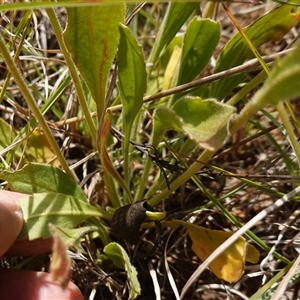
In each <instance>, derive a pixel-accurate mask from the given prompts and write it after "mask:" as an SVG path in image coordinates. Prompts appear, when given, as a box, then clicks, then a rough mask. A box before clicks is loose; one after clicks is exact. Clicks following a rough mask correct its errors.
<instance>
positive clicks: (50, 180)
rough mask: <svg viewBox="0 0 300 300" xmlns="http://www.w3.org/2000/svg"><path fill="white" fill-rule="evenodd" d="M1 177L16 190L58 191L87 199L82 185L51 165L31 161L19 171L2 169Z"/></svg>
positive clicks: (26, 191)
mask: <svg viewBox="0 0 300 300" xmlns="http://www.w3.org/2000/svg"><path fill="white" fill-rule="evenodd" d="M0 178H1V179H3V180H7V181H8V183H9V187H10V189H11V190H12V191H15V192H19V193H25V194H32V193H43V192H56V193H60V194H65V195H70V196H73V197H75V198H77V199H80V200H82V201H86V197H85V195H84V193H83V191H82V189H81V188H80V186H79V185H78V184H77V183H76V182H75V181H74V180H73V179H72V178H70V177H69V176H68V175H66V174H65V173H64V172H63V171H61V170H60V169H58V168H55V167H53V166H50V165H46V164H38V163H30V164H28V165H26V166H25V167H24V168H22V169H21V170H18V171H14V172H10V171H2V172H0Z"/></svg>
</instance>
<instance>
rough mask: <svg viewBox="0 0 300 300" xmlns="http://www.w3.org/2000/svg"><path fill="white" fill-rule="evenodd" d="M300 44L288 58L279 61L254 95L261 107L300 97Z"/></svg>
mask: <svg viewBox="0 0 300 300" xmlns="http://www.w3.org/2000/svg"><path fill="white" fill-rule="evenodd" d="M299 53H300V42H298V43H297V45H296V47H295V49H294V50H293V51H292V52H291V53H289V54H288V55H287V56H286V57H284V58H283V59H281V60H279V61H278V62H277V64H276V65H275V67H274V69H273V70H272V71H271V73H270V75H269V77H268V78H267V80H266V81H265V83H264V85H263V87H262V88H261V89H260V90H259V91H258V92H257V93H256V94H255V95H254V97H253V100H252V101H254V102H256V103H257V104H258V103H259V106H261V107H263V106H265V105H267V104H273V105H277V103H278V102H279V101H281V100H285V99H289V98H295V97H298V96H300V84H299V83H300V82H299V78H300V60H299Z"/></svg>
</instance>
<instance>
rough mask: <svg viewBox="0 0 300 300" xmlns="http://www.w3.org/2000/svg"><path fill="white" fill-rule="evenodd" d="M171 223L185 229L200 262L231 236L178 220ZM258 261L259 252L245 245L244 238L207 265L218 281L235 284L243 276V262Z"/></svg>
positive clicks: (229, 233)
mask: <svg viewBox="0 0 300 300" xmlns="http://www.w3.org/2000/svg"><path fill="white" fill-rule="evenodd" d="M171 222H172V223H174V224H176V225H182V226H184V227H186V228H187V230H188V234H189V236H190V238H191V239H192V242H193V245H192V249H193V251H194V252H195V253H196V255H197V256H198V257H199V258H200V259H201V260H202V261H204V260H206V259H207V258H208V257H209V256H210V255H211V254H212V252H213V251H214V250H216V249H217V248H218V247H219V246H220V245H222V243H223V242H225V241H226V240H227V239H228V238H229V237H230V236H232V235H233V233H232V232H226V231H221V230H213V229H208V228H205V227H201V226H198V225H194V224H191V223H188V222H184V221H180V220H173V221H171ZM172 227H173V226H172ZM258 259H259V251H258V250H257V249H256V248H255V247H254V246H253V245H251V244H249V243H247V241H246V240H245V238H243V237H239V239H238V240H237V241H236V242H235V243H234V244H232V245H231V246H230V247H228V248H227V249H225V250H224V252H223V253H222V254H221V255H219V256H218V257H217V258H216V259H215V260H214V261H213V262H212V263H211V264H210V265H209V269H210V270H211V271H212V272H213V273H214V274H215V275H216V276H217V277H218V278H220V279H223V280H225V281H228V282H230V283H232V282H237V281H239V280H240V279H241V277H242V276H243V274H244V268H245V262H246V261H248V262H251V263H257V262H258Z"/></svg>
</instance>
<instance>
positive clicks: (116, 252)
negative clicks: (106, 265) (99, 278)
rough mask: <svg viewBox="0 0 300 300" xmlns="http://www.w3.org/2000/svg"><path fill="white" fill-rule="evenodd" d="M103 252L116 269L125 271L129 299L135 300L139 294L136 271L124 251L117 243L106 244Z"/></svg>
mask: <svg viewBox="0 0 300 300" xmlns="http://www.w3.org/2000/svg"><path fill="white" fill-rule="evenodd" d="M103 251H104V253H105V254H106V255H107V256H108V257H109V258H110V259H111V260H112V261H113V262H114V264H115V265H116V266H117V267H119V268H121V269H125V271H126V273H127V278H128V283H129V299H135V298H136V297H137V296H139V295H140V294H141V288H140V284H139V282H138V279H137V271H136V269H135V267H134V266H133V265H132V264H131V262H130V259H129V257H128V255H127V253H126V251H125V250H124V249H123V248H122V246H121V245H119V244H117V243H110V244H108V245H107V246H105V248H104V249H103Z"/></svg>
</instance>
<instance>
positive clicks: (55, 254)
mask: <svg viewBox="0 0 300 300" xmlns="http://www.w3.org/2000/svg"><path fill="white" fill-rule="evenodd" d="M49 229H50V231H51V233H52V235H53V248H52V260H51V265H50V273H51V275H52V278H53V280H55V281H58V282H59V283H60V284H61V286H62V288H66V287H67V285H68V283H69V281H70V275H71V258H70V257H69V255H68V254H67V246H66V245H65V243H64V241H63V239H62V238H61V237H60V235H59V232H58V230H57V228H56V227H55V225H53V224H49Z"/></svg>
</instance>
